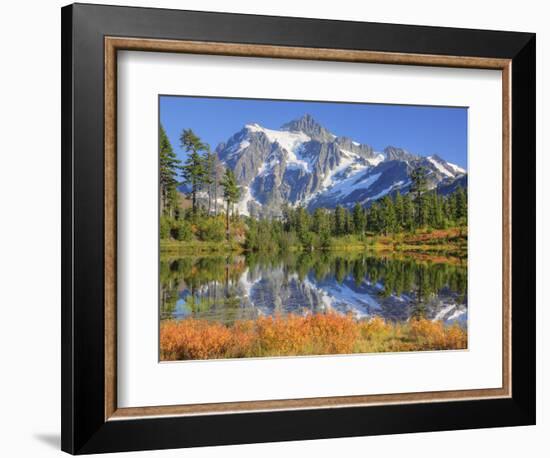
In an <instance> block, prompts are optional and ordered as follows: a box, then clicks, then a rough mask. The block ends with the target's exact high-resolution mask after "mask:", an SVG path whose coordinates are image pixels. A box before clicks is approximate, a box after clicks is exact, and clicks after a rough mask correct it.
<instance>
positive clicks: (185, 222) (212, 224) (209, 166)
mask: <svg viewBox="0 0 550 458" xmlns="http://www.w3.org/2000/svg"><path fill="white" fill-rule="evenodd" d="M159 142H160V237H161V238H162V239H169V238H172V239H175V240H179V241H188V240H191V239H192V238H193V237H194V236H197V237H198V238H199V239H200V240H202V241H212V242H220V241H222V240H223V239H224V238H226V239H228V240H229V238H230V236H231V221H234V222H235V223H239V222H238V216H237V214H236V212H235V208H234V207H235V204H236V203H237V202H238V200H239V198H240V189H239V187H238V185H237V180H236V178H235V175H234V174H233V171H232V170H231V169H226V168H224V167H223V165H222V164H221V163H220V161H219V159H218V157H217V155H216V154H215V153H213V152H212V151H211V150H210V146H209V145H208V144H207V143H203V142H202V140H201V139H200V138H199V137H198V136H197V135H196V134H195V133H194V132H193V131H192V130H191V129H184V130H183V131H182V133H181V135H180V146H181V148H182V149H183V150H184V151H186V152H187V154H188V155H187V159H186V161H185V162H184V163H182V162H181V161H180V160H179V159H178V158H177V156H176V154H175V152H174V150H173V148H172V145H171V144H170V141H169V139H168V136H167V135H166V131H165V130H164V128H163V127H162V126H161V127H160V138H159ZM180 185H185V186H186V187H187V188H189V190H190V193H189V194H190V199H191V206H190V207H189V208H184V206H183V205H182V200H181V197H180V195H179V192H178V189H177V188H178V186H180ZM201 195H202V196H206V201H207V205H200V204H199V196H201ZM219 198H223V201H224V202H225V204H226V205H225V209H222V208H218V202H219Z"/></svg>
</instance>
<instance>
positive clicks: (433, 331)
mask: <svg viewBox="0 0 550 458" xmlns="http://www.w3.org/2000/svg"><path fill="white" fill-rule="evenodd" d="M160 348H161V360H163V361H174V360H183V359H216V358H243V357H265V356H297V355H327V354H346V353H347V354H349V353H371V352H387V351H420V350H446V349H464V348H467V332H466V330H464V329H462V328H460V327H459V326H456V325H454V326H445V325H444V324H443V323H441V322H432V321H430V320H426V319H414V320H411V321H410V322H409V323H404V324H392V323H388V322H386V321H384V320H383V319H382V318H378V317H375V318H372V319H369V320H361V321H357V320H355V319H353V317H352V316H351V315H348V316H343V315H338V314H336V313H327V314H312V315H305V316H300V315H288V316H285V317H280V316H275V317H260V318H258V319H256V320H242V321H236V322H235V323H234V324H232V325H224V324H221V323H217V322H210V321H206V320H197V319H194V318H188V319H185V320H181V321H166V322H163V323H162V324H161V330H160Z"/></svg>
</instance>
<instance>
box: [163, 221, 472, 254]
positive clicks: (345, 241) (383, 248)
mask: <svg viewBox="0 0 550 458" xmlns="http://www.w3.org/2000/svg"><path fill="white" fill-rule="evenodd" d="M466 234H467V230H466V229H465V228H463V229H461V228H451V229H439V230H435V229H434V230H417V231H416V232H414V233H399V234H393V235H388V236H383V235H363V236H359V235H343V236H340V237H332V238H331V239H330V244H329V245H327V246H324V247H318V248H314V249H315V250H320V251H339V252H346V251H349V252H353V251H367V250H368V251H376V252H379V253H382V254H389V253H397V254H407V255H410V256H413V257H419V258H424V259H426V260H441V261H445V260H448V259H449V258H458V259H464V258H466V256H467V252H468V238H467V235H466ZM285 250H286V251H293V252H295V251H309V250H307V249H306V248H304V246H303V245H299V244H298V245H294V244H289V245H286V246H285ZM160 251H161V253H162V254H169V255H205V254H229V253H242V252H244V251H246V248H245V245H244V244H243V243H240V242H238V241H231V242H227V241H222V242H209V241H200V240H191V241H177V240H161V242H160ZM260 251H262V250H260Z"/></svg>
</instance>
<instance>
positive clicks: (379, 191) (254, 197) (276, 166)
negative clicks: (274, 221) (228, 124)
mask: <svg viewBox="0 0 550 458" xmlns="http://www.w3.org/2000/svg"><path fill="white" fill-rule="evenodd" d="M216 153H217V154H218V157H219V159H220V160H221V161H222V163H223V164H224V165H225V166H226V167H229V168H231V169H232V170H233V171H234V172H235V176H236V177H237V180H238V182H239V184H240V185H241V187H242V193H241V194H242V197H241V201H240V202H239V212H240V213H241V214H254V215H278V214H280V211H281V205H282V204H285V203H288V204H290V205H294V206H295V205H304V206H307V207H308V208H310V209H314V208H317V207H327V208H333V207H335V206H336V205H344V206H348V207H350V206H353V205H355V203H356V202H359V203H361V204H363V205H370V203H372V202H374V201H376V200H377V199H379V198H381V197H383V196H385V195H386V194H389V193H392V192H396V191H397V190H400V191H401V192H406V191H407V190H408V188H409V187H410V184H411V180H410V173H411V171H412V170H413V169H414V168H415V167H417V166H418V165H423V166H424V167H425V168H426V169H427V170H428V186H429V187H430V188H435V187H438V189H441V190H442V192H443V191H445V190H447V189H448V190H452V188H453V184H454V187H456V186H457V184H456V183H455V182H456V181H457V180H461V184H462V185H463V183H464V182H465V180H466V171H465V170H464V169H462V168H460V167H459V166H457V165H455V164H451V163H449V162H447V161H445V160H444V159H442V158H440V157H439V156H437V155H433V156H429V157H423V156H419V155H415V154H412V153H410V152H408V151H405V150H404V149H401V148H396V147H393V146H388V147H387V148H385V149H384V151H382V152H377V151H375V150H374V149H373V148H372V147H371V146H369V145H365V144H360V143H358V142H355V141H353V140H352V139H350V138H347V137H341V136H340V137H338V136H336V135H334V134H332V133H331V132H329V131H328V130H327V129H326V128H324V127H323V126H321V125H320V124H318V123H317V122H316V121H315V120H314V119H313V118H312V117H311V116H309V115H305V116H303V117H302V118H300V119H297V120H294V121H291V122H288V123H286V124H284V125H283V126H281V128H280V129H279V130H272V129H267V128H265V127H262V126H260V125H259V124H248V125H246V126H244V127H243V129H241V130H240V131H239V132H237V133H236V134H234V135H233V136H232V137H231V138H229V139H228V140H227V142H226V143H221V144H220V145H218V147H217V148H216Z"/></svg>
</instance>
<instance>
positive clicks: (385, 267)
mask: <svg viewBox="0 0 550 458" xmlns="http://www.w3.org/2000/svg"><path fill="white" fill-rule="evenodd" d="M62 79H63V81H62V125H63V127H62V128H63V131H62V139H63V142H62V144H63V152H62V158H63V159H62V179H63V183H62V185H63V194H62V210H63V211H62V230H63V235H62V236H63V243H62V247H63V251H62V261H63V262H62V265H63V272H62V279H63V284H62V293H63V294H62V298H63V303H62V448H63V450H65V451H67V452H69V453H72V454H81V453H99V452H114V451H129V450H146V449H161V448H176V447H193V446H202V445H223V444H238V443H252V442H268V441H284V440H299V439H315V438H330V437H346V436H357V435H375V434H393V433H403V432H420V431H440V430H451V429H466V428H483V427H496V426H514V425H530V424H534V423H535V275H534V274H535V35H534V34H530V33H520V32H497V31H485V30H466V29H451V28H438V27H422V26H405V25H391V24H377V23H360V22H344V21H327V20H317V19H300V18H285V17H267V16H251V15H238V14H221V13H205V12H193V11H176V10H161V9H146V8H128V7H112V6H102V5H71V6H67V7H65V8H63V9H62Z"/></svg>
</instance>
